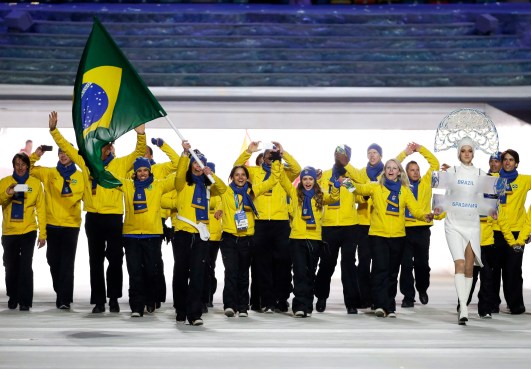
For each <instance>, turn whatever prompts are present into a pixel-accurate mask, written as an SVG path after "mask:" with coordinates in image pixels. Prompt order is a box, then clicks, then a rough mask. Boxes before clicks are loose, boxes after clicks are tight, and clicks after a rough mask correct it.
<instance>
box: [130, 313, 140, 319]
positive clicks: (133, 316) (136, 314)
mask: <svg viewBox="0 0 531 369" xmlns="http://www.w3.org/2000/svg"><path fill="white" fill-rule="evenodd" d="M140 317H141V315H140V313H139V312H137V311H134V312H132V313H131V318H140Z"/></svg>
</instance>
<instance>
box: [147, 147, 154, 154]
mask: <svg viewBox="0 0 531 369" xmlns="http://www.w3.org/2000/svg"><path fill="white" fill-rule="evenodd" d="M146 148H147V149H148V151H149V155H151V156H153V149H152V148H151V147H149V146H148V145H146Z"/></svg>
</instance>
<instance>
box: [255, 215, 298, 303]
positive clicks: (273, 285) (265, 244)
mask: <svg viewBox="0 0 531 369" xmlns="http://www.w3.org/2000/svg"><path fill="white" fill-rule="evenodd" d="M290 232H291V228H290V225H289V221H288V220H257V221H256V222H255V233H254V244H253V248H254V250H255V252H254V253H253V254H254V255H255V257H256V259H255V265H256V273H255V274H256V276H255V278H256V280H254V279H253V283H256V282H258V289H259V291H260V297H261V306H262V307H267V308H271V309H274V308H275V305H276V303H277V302H278V301H282V302H285V301H287V300H288V299H289V296H290V294H291V291H292V289H293V286H292V284H291V258H290V254H289V234H290Z"/></svg>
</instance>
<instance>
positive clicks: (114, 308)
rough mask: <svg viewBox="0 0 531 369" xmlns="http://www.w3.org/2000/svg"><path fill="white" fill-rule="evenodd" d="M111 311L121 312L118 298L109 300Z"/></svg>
mask: <svg viewBox="0 0 531 369" xmlns="http://www.w3.org/2000/svg"><path fill="white" fill-rule="evenodd" d="M109 311H110V312H111V313H119V312H120V305H118V299H110V300H109Z"/></svg>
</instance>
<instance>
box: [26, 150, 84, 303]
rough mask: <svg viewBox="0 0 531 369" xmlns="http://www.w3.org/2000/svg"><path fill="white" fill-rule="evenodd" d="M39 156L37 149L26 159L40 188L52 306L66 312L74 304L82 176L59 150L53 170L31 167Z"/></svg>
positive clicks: (70, 160) (40, 152)
mask: <svg viewBox="0 0 531 369" xmlns="http://www.w3.org/2000/svg"><path fill="white" fill-rule="evenodd" d="M43 154H44V151H43V150H42V149H41V147H39V148H38V149H37V150H36V151H35V152H34V153H33V154H32V155H31V156H30V165H31V169H30V171H31V175H32V176H33V177H35V178H38V179H39V180H40V181H41V182H42V184H43V185H44V199H45V203H46V233H47V236H48V247H47V250H46V259H47V261H48V265H49V266H50V273H51V275H52V282H53V289H54V291H55V293H56V300H55V306H56V307H57V308H58V309H70V303H72V302H73V300H74V299H73V297H74V264H75V259H76V250H77V240H78V236H79V227H81V198H82V197H83V191H84V188H85V181H84V178H83V174H82V173H81V172H80V171H79V170H77V168H76V165H75V164H74V163H73V162H72V159H70V158H69V157H68V155H66V153H65V152H64V151H62V150H61V148H59V150H58V157H59V161H58V162H57V166H56V167H55V168H47V167H41V166H36V165H35V163H36V162H37V161H38V160H39V159H40V158H41V157H42V155H43Z"/></svg>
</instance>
